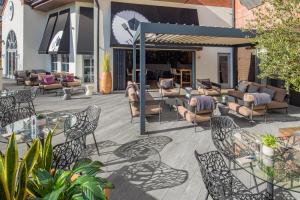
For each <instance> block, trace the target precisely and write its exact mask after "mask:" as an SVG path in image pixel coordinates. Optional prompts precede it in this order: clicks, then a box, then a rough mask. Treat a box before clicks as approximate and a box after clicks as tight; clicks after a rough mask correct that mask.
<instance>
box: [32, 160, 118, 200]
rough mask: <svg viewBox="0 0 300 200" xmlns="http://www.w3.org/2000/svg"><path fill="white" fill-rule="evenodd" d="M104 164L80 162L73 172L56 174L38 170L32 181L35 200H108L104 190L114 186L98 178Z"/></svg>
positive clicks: (57, 172)
mask: <svg viewBox="0 0 300 200" xmlns="http://www.w3.org/2000/svg"><path fill="white" fill-rule="evenodd" d="M102 166H103V165H102V163H101V162H99V161H92V160H90V159H83V160H80V161H79V162H77V163H76V164H75V166H74V167H73V169H72V170H69V171H64V170H60V169H59V170H57V171H55V173H54V174H52V173H51V172H49V171H47V170H44V169H38V173H37V177H36V179H35V180H33V181H30V184H29V185H30V188H31V191H32V194H33V196H34V198H33V199H51V200H67V199H74V200H85V199H88V200H106V199H107V197H106V194H105V191H104V189H105V188H108V189H113V188H114V186H113V184H112V183H111V182H109V181H107V180H106V179H103V178H100V177H97V176H96V175H97V174H98V173H99V172H101V167H102Z"/></svg>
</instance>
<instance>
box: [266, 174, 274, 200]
mask: <svg viewBox="0 0 300 200" xmlns="http://www.w3.org/2000/svg"><path fill="white" fill-rule="evenodd" d="M267 192H268V195H269V199H270V200H273V197H274V185H273V179H269V180H268V182H267Z"/></svg>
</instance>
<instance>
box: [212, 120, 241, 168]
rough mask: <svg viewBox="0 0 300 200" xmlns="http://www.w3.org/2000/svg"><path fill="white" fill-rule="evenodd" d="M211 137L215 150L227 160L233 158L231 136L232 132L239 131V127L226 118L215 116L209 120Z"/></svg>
mask: <svg viewBox="0 0 300 200" xmlns="http://www.w3.org/2000/svg"><path fill="white" fill-rule="evenodd" d="M210 125H211V137H212V140H213V143H214V145H215V147H216V148H217V150H218V151H219V152H220V153H221V154H222V155H223V156H225V157H226V158H227V159H228V160H229V167H230V163H231V160H232V159H234V158H235V153H234V152H235V151H234V146H233V145H232V141H231V140H232V136H233V132H234V130H241V129H240V127H239V126H238V125H237V124H236V123H235V122H234V121H233V120H232V119H231V118H230V117H228V116H216V117H212V118H211V120H210Z"/></svg>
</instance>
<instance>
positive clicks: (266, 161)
mask: <svg viewBox="0 0 300 200" xmlns="http://www.w3.org/2000/svg"><path fill="white" fill-rule="evenodd" d="M262 161H263V164H264V165H265V166H266V167H273V166H274V160H273V159H272V158H270V157H266V156H265V157H263V159H262Z"/></svg>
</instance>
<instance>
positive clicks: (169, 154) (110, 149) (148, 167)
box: [0, 81, 300, 200]
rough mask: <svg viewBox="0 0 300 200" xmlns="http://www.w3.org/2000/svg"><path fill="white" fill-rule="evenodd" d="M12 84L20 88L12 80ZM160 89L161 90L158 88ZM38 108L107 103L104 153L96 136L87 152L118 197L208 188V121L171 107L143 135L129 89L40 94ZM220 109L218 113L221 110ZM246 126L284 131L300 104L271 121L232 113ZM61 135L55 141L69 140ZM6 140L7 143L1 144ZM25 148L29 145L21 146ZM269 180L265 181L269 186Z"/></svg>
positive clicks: (159, 196)
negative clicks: (204, 175) (202, 159)
mask: <svg viewBox="0 0 300 200" xmlns="http://www.w3.org/2000/svg"><path fill="white" fill-rule="evenodd" d="M6 87H9V88H15V87H16V86H15V85H14V84H12V83H11V81H6ZM154 94H155V93H154ZM34 104H35V106H36V110H37V112H38V113H43V112H57V111H68V112H76V111H79V110H82V109H84V108H86V107H88V106H89V105H93V104H95V105H98V106H100V107H101V108H102V113H101V116H100V120H99V125H98V128H97V130H96V138H97V141H98V146H99V148H100V151H101V154H100V156H98V155H97V152H96V149H95V146H94V144H93V140H92V137H88V143H89V145H88V147H87V149H86V150H85V151H84V152H83V156H85V157H91V158H93V159H94V160H100V161H102V162H103V163H104V164H105V168H104V171H105V173H103V174H102V175H103V176H106V177H108V178H109V179H110V180H111V181H112V182H113V183H114V184H115V186H116V189H115V190H113V192H112V196H111V199H112V200H196V199H197V200H202V199H205V194H206V190H205V187H204V184H203V182H202V180H201V174H200V171H199V167H198V165H197V162H196V160H195V158H194V151H195V150H197V151H198V152H199V153H204V152H208V151H211V150H214V149H215V148H214V145H213V144H212V140H211V136H210V128H209V124H208V123H204V124H203V125H201V126H199V127H198V128H197V132H196V133H195V132H194V128H193V126H192V125H191V124H189V123H188V122H185V121H177V120H176V112H170V111H169V109H168V107H165V113H164V114H163V116H162V122H161V123H159V122H157V118H155V117H153V118H150V119H148V122H147V130H148V131H149V133H150V134H148V135H144V136H141V135H140V134H139V132H138V130H139V129H138V128H139V123H138V119H135V120H134V122H133V123H132V124H131V123H130V112H129V106H128V100H127V98H125V96H124V92H119V93H114V94H111V95H94V96H92V97H90V98H89V97H85V96H84V95H83V94H78V95H74V96H73V97H72V100H69V101H63V100H62V98H61V97H59V96H55V94H47V95H38V97H37V99H36V100H35V102H34ZM216 114H218V113H216ZM230 115H231V116H232V117H233V119H234V120H235V122H236V123H237V124H238V125H240V126H241V127H242V128H245V129H247V130H249V131H251V132H257V133H261V134H264V133H271V134H275V135H277V134H278V128H280V127H289V126H300V108H297V107H293V106H291V107H290V108H289V114H288V115H285V114H282V113H280V112H276V113H270V114H269V116H268V122H267V123H264V120H263V119H262V118H261V119H258V121H257V123H256V124H250V123H249V122H248V121H247V120H246V119H244V118H241V117H239V116H237V115H235V114H230ZM62 137H63V136H56V137H55V138H54V141H53V143H55V144H57V143H60V142H62V141H63V138H62ZM4 148H5V146H4V145H3V144H1V148H0V149H2V150H3V149H4ZM20 148H21V149H24V148H26V147H20ZM234 173H236V175H237V176H238V177H239V178H240V179H241V180H243V182H245V184H247V186H249V187H253V186H254V183H253V179H252V178H251V177H250V175H249V174H247V173H246V172H243V171H236V172H234ZM264 187H265V184H262V185H261V188H262V189H263V188H264ZM276 192H277V197H276V199H300V195H298V194H295V193H289V192H288V191H279V190H276Z"/></svg>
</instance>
